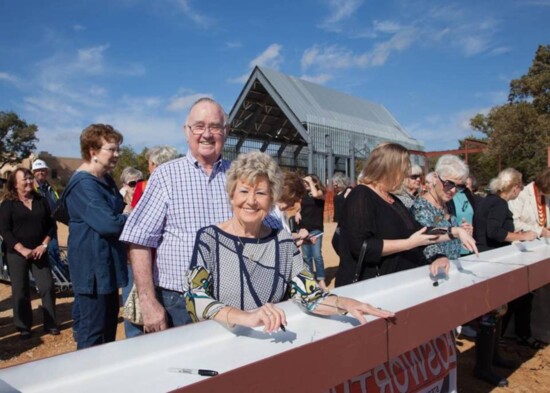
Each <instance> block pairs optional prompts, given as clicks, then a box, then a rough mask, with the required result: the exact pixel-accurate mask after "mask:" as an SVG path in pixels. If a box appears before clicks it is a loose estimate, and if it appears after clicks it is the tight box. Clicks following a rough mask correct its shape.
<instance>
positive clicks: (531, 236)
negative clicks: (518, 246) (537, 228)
mask: <svg viewBox="0 0 550 393" xmlns="http://www.w3.org/2000/svg"><path fill="white" fill-rule="evenodd" d="M536 238H537V233H536V232H533V231H527V232H520V240H523V241H529V240H535V239H536Z"/></svg>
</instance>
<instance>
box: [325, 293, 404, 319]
mask: <svg viewBox="0 0 550 393" xmlns="http://www.w3.org/2000/svg"><path fill="white" fill-rule="evenodd" d="M331 297H336V296H329V298H331ZM327 300H328V299H327ZM338 308H339V309H342V310H345V311H347V312H348V313H349V314H350V315H351V316H353V317H354V318H355V319H357V320H358V321H359V322H361V324H362V325H363V324H365V323H367V320H366V319H365V317H364V315H365V314H367V315H372V316H375V317H380V318H393V317H395V314H394V313H393V312H391V311H387V310H382V309H381V308H377V307H373V306H371V305H370V304H368V303H363V302H360V301H358V300H355V299H352V298H349V297H341V296H338ZM334 313H335V314H337V313H338V310H337V309H335V312H334Z"/></svg>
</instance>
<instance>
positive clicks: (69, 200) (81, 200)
mask: <svg viewBox="0 0 550 393" xmlns="http://www.w3.org/2000/svg"><path fill="white" fill-rule="evenodd" d="M62 198H64V200H65V204H66V206H67V211H68V212H69V216H70V220H69V242H68V246H69V250H68V258H69V267H70V271H71V280H72V283H73V289H74V291H75V292H76V293H79V294H88V295H89V294H98V295H106V294H110V293H113V292H115V291H116V290H117V288H121V287H124V286H126V284H127V282H128V272H127V266H126V265H127V258H126V249H125V247H124V244H123V243H122V242H120V241H119V240H118V238H119V236H120V233H121V232H122V228H123V227H124V223H125V222H126V215H124V214H122V211H123V209H124V202H123V200H122V196H121V195H120V193H119V192H118V189H117V186H116V184H115V182H114V180H113V179H112V178H111V177H110V176H109V175H105V178H104V179H100V178H98V177H95V176H93V175H92V174H90V173H88V172H85V171H80V172H76V173H75V174H74V175H73V176H72V177H71V180H70V181H69V184H68V186H67V189H66V190H65V192H64V193H63V196H62Z"/></svg>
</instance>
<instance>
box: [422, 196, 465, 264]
mask: <svg viewBox="0 0 550 393" xmlns="http://www.w3.org/2000/svg"><path fill="white" fill-rule="evenodd" d="M411 212H412V213H413V214H414V218H416V221H418V222H419V223H420V224H421V225H423V226H426V227H441V228H448V227H457V226H458V222H457V221H456V217H455V216H451V217H450V218H449V219H446V218H445V212H443V211H441V210H440V209H438V208H436V207H435V206H434V205H432V204H431V203H430V202H428V201H427V200H426V199H424V198H417V199H416V200H415V201H414V204H413V205H412V208H411ZM460 248H461V242H460V239H454V240H449V241H446V242H441V243H436V244H430V245H429V246H426V248H424V255H425V256H426V258H428V259H429V258H431V257H432V256H434V255H437V254H441V255H445V256H446V257H447V258H449V259H457V258H458V257H459V256H460Z"/></svg>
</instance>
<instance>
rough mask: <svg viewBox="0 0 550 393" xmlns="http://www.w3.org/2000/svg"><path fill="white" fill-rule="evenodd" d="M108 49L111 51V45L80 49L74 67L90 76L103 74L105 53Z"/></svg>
mask: <svg viewBox="0 0 550 393" xmlns="http://www.w3.org/2000/svg"><path fill="white" fill-rule="evenodd" d="M107 49H109V44H106V45H99V46H94V47H91V48H85V49H78V51H77V59H76V63H75V64H74V66H75V67H76V68H79V69H81V70H83V71H84V72H87V73H90V74H101V73H103V71H104V64H103V53H104V52H105V51H106V50H107Z"/></svg>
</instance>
